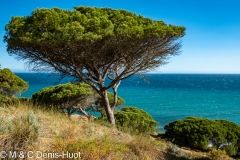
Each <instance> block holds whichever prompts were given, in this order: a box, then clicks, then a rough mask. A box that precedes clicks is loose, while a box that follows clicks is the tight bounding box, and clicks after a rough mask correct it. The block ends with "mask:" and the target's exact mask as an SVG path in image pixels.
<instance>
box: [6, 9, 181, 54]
mask: <svg viewBox="0 0 240 160" xmlns="http://www.w3.org/2000/svg"><path fill="white" fill-rule="evenodd" d="M6 31H7V34H8V35H6V36H5V37H4V39H5V41H7V42H8V50H9V51H10V52H12V50H15V49H14V46H16V42H17V43H18V44H17V45H19V46H21V45H24V44H26V43H28V44H35V45H38V44H39V45H41V44H48V43H51V42H56V40H57V41H59V43H60V42H64V43H71V42H72V41H81V40H93V39H102V38H105V37H110V36H115V35H125V36H127V37H130V36H134V37H143V36H145V35H148V34H149V35H154V36H159V37H161V38H164V37H165V36H168V35H172V36H176V37H182V36H184V35H185V28H184V27H180V26H174V25H166V24H165V23H164V22H163V21H153V20H151V19H149V18H145V17H143V16H141V15H136V14H134V13H132V12H129V11H126V10H114V9H111V8H96V7H83V6H80V7H74V10H73V11H70V10H63V9H59V8H53V9H46V8H42V9H36V10H34V11H33V12H32V14H31V16H25V17H18V16H15V17H12V19H11V21H10V23H9V24H7V25H6ZM13 37H14V38H13ZM13 52H14V51H13Z"/></svg>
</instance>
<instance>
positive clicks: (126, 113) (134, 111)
mask: <svg viewBox="0 0 240 160" xmlns="http://www.w3.org/2000/svg"><path fill="white" fill-rule="evenodd" d="M114 115H115V121H116V126H117V128H118V129H119V130H121V131H124V132H129V133H132V134H142V133H148V132H152V131H154V130H155V127H156V126H157V122H156V121H155V120H154V119H153V118H152V117H151V116H150V115H149V114H148V113H147V112H145V111H143V110H141V109H139V108H135V107H124V108H122V110H121V111H116V113H115V114H114ZM96 121H97V122H98V123H101V124H102V123H103V122H104V121H107V118H106V117H105V116H103V117H100V118H98V119H97V120H96Z"/></svg>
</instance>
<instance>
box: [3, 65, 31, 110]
mask: <svg viewBox="0 0 240 160" xmlns="http://www.w3.org/2000/svg"><path fill="white" fill-rule="evenodd" d="M27 89H28V83H27V82H25V81H24V80H23V79H21V78H19V77H18V76H16V75H15V74H14V73H12V72H11V70H10V69H7V68H4V69H0V106H2V105H10V104H17V103H18V102H19V101H18V99H17V98H16V97H15V96H14V95H15V94H17V93H21V92H24V91H26V90H27Z"/></svg>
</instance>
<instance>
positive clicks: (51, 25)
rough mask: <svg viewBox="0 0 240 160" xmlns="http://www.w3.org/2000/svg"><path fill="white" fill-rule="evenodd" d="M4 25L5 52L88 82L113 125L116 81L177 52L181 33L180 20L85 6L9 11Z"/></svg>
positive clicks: (40, 68) (42, 68) (37, 68)
mask: <svg viewBox="0 0 240 160" xmlns="http://www.w3.org/2000/svg"><path fill="white" fill-rule="evenodd" d="M5 31H6V34H5V36H4V41H5V42H6V43H7V51H8V53H9V54H10V55H15V56H16V57H17V58H18V59H20V60H21V59H22V60H24V61H25V62H28V64H29V67H30V68H31V69H32V70H35V71H50V72H58V73H62V75H64V76H71V77H74V78H75V79H77V80H79V81H83V82H85V83H87V84H89V85H90V86H91V87H92V88H93V89H94V90H95V91H96V93H97V94H98V95H99V96H100V97H101V98H102V104H103V106H104V109H105V113H106V115H107V119H108V121H109V122H110V123H111V124H113V125H115V119H114V110H115V107H116V105H117V89H118V87H119V85H120V82H121V81H122V80H124V79H126V78H128V77H130V76H132V75H133V74H135V73H139V72H145V71H150V70H152V69H154V68H156V67H158V66H160V65H163V64H165V62H166V60H167V59H168V58H169V57H170V56H172V55H176V54H177V53H179V50H180V48H181V44H180V41H179V39H180V38H182V37H183V36H184V35H185V28H184V27H181V26H174V25H167V24H165V23H164V22H163V21H158V20H152V19H150V18H145V17H143V16H141V15H136V14H134V13H132V12H129V11H125V10H114V9H111V8H91V7H75V8H74V10H72V11H70V10H62V9H59V8H53V9H36V10H35V11H33V12H32V14H31V15H29V16H24V17H17V16H16V17H12V19H11V21H10V22H9V23H8V24H7V25H6V27H5ZM106 79H109V80H110V83H108V84H107V83H105V80H106ZM109 89H112V90H113V94H114V96H113V97H114V100H113V103H112V104H110V102H109V99H108V90H109Z"/></svg>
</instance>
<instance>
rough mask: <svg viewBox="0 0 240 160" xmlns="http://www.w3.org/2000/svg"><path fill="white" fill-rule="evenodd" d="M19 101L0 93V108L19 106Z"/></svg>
mask: <svg viewBox="0 0 240 160" xmlns="http://www.w3.org/2000/svg"><path fill="white" fill-rule="evenodd" d="M19 102H20V101H19V99H18V98H16V97H15V96H11V95H6V94H4V93H0V107H1V106H9V105H17V104H19Z"/></svg>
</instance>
